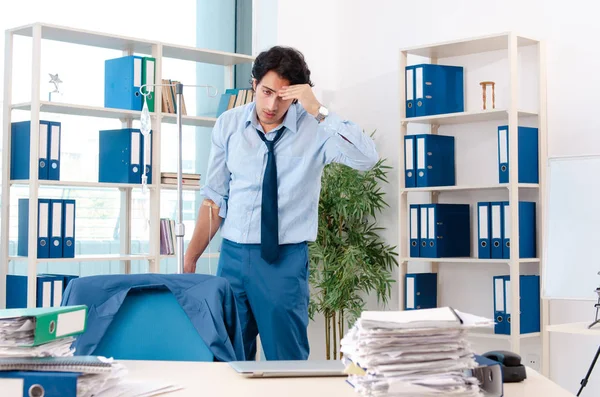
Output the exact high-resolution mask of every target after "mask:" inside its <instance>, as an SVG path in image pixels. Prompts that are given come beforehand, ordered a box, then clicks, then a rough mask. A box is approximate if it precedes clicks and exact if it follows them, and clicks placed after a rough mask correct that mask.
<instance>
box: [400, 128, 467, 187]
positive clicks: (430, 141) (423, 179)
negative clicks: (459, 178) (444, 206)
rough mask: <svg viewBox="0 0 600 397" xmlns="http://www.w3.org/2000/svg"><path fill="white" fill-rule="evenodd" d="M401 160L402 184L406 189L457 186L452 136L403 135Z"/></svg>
mask: <svg viewBox="0 0 600 397" xmlns="http://www.w3.org/2000/svg"><path fill="white" fill-rule="evenodd" d="M404 162H405V172H406V173H405V177H404V184H405V186H406V187H407V188H415V187H432V186H454V185H456V171H455V168H456V167H455V159H454V137H452V136H446V135H431V134H420V135H407V136H405V137H404Z"/></svg>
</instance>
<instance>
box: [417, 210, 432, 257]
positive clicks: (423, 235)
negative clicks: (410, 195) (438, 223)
mask: <svg viewBox="0 0 600 397" xmlns="http://www.w3.org/2000/svg"><path fill="white" fill-rule="evenodd" d="M428 212H429V210H428V208H427V207H426V206H425V205H420V206H419V256H421V257H425V256H429V255H430V253H429V247H428V245H429V243H428V241H427V236H428V233H427V232H428V225H429V224H428V222H427V218H428V216H427V214H428Z"/></svg>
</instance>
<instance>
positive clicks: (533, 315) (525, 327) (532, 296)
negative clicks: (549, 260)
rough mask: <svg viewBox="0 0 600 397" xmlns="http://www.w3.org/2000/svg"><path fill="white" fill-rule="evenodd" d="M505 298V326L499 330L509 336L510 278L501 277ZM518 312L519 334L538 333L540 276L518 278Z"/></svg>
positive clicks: (510, 309) (510, 314) (510, 308)
mask: <svg viewBox="0 0 600 397" xmlns="http://www.w3.org/2000/svg"><path fill="white" fill-rule="evenodd" d="M502 279H503V282H504V296H505V316H506V323H505V326H504V327H502V328H501V329H500V332H497V333H500V334H504V335H510V334H511V328H510V324H511V316H512V313H511V311H512V299H511V294H510V291H511V284H510V276H502ZM519 297H520V299H519V310H520V316H519V321H520V333H521V334H529V333H533V332H540V276H537V275H521V276H519Z"/></svg>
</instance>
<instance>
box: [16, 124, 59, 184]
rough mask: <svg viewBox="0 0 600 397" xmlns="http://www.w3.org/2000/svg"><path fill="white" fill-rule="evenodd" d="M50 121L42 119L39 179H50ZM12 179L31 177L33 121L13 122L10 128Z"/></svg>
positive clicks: (40, 127)
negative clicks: (30, 159) (30, 161)
mask: <svg viewBox="0 0 600 397" xmlns="http://www.w3.org/2000/svg"><path fill="white" fill-rule="evenodd" d="M50 124H51V122H50V121H47V120H40V124H39V156H40V158H39V161H38V179H39V180H47V179H48V167H49V165H48V156H49V155H50V149H49V143H50V132H49V131H50ZM10 139H11V143H10V179H11V180H28V179H29V175H30V174H29V158H30V156H29V155H30V145H31V121H19V122H15V123H11V130H10Z"/></svg>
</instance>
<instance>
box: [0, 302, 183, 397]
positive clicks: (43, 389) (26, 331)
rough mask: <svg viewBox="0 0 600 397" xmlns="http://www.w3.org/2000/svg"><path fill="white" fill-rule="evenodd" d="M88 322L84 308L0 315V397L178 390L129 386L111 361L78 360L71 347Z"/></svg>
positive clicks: (110, 396) (109, 396)
mask: <svg viewBox="0 0 600 397" xmlns="http://www.w3.org/2000/svg"><path fill="white" fill-rule="evenodd" d="M86 318H87V307H86V306H64V307H48V308H35V309H8V310H0V390H1V392H0V395H1V396H2V397H21V396H24V395H36V396H37V395H39V396H46V397H54V396H61V397H92V396H93V397H116V396H131V397H133V396H139V397H142V396H144V397H149V396H154V395H158V394H162V393H167V392H170V391H174V390H179V389H180V387H176V386H173V385H170V384H162V383H156V382H131V381H128V380H126V379H125V376H126V374H127V369H126V368H125V366H123V365H122V364H121V363H119V362H116V361H114V360H113V359H108V358H105V357H99V356H75V354H74V353H75V350H74V349H73V348H72V344H73V342H74V340H75V337H76V336H77V335H79V334H81V333H82V332H84V331H85V329H86ZM31 385H33V386H31ZM30 386H31V388H33V387H35V388H36V389H35V390H33V391H32V390H31V389H30Z"/></svg>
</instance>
